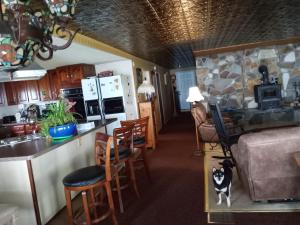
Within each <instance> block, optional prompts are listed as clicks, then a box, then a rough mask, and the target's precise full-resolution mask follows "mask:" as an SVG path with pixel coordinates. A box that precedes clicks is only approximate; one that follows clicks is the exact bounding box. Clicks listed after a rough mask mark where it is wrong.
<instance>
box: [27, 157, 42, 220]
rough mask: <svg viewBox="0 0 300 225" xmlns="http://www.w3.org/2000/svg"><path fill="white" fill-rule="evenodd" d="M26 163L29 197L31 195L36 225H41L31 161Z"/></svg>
mask: <svg viewBox="0 0 300 225" xmlns="http://www.w3.org/2000/svg"><path fill="white" fill-rule="evenodd" d="M26 163H27V171H28V176H29V181H30V188H31V195H32V201H33V206H34V212H35V218H36V223H37V225H42V221H41V215H40V209H39V203H38V200H37V194H36V188H35V182H34V177H33V171H32V164H31V160H27V161H26Z"/></svg>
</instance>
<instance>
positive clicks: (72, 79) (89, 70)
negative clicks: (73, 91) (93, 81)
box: [56, 64, 96, 88]
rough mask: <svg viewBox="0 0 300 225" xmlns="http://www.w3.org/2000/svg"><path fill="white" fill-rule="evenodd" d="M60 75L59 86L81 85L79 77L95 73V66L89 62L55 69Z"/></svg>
mask: <svg viewBox="0 0 300 225" xmlns="http://www.w3.org/2000/svg"><path fill="white" fill-rule="evenodd" d="M56 73H57V74H58V76H59V77H60V81H61V88H76V87H81V79H83V78H85V77H86V76H88V75H95V74H96V71H95V66H94V65H89V64H75V65H69V66H63V67H59V68H57V69H56Z"/></svg>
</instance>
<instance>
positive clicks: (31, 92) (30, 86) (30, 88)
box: [26, 80, 40, 102]
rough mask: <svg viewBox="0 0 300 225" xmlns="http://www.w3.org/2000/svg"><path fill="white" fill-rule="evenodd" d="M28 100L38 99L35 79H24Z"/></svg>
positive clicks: (34, 100) (37, 87) (35, 100)
mask: <svg viewBox="0 0 300 225" xmlns="http://www.w3.org/2000/svg"><path fill="white" fill-rule="evenodd" d="M26 89H27V97H28V102H37V101H39V100H40V94H39V86H38V81H37V80H29V81H26Z"/></svg>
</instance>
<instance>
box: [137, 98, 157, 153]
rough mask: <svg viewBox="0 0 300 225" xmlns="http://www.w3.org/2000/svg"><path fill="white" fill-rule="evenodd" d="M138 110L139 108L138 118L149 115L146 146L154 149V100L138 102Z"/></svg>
mask: <svg viewBox="0 0 300 225" xmlns="http://www.w3.org/2000/svg"><path fill="white" fill-rule="evenodd" d="M139 110H140V118H143V117H146V116H149V123H148V140H147V145H146V147H147V148H152V149H155V147H156V124H155V111H154V101H151V102H140V103H139Z"/></svg>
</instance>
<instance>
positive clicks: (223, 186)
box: [212, 159, 233, 207]
mask: <svg viewBox="0 0 300 225" xmlns="http://www.w3.org/2000/svg"><path fill="white" fill-rule="evenodd" d="M221 165H222V167H221V168H220V169H216V168H215V167H214V168H213V171H212V172H213V173H212V178H213V182H214V186H215V190H216V192H217V195H218V197H219V201H218V203H217V205H220V204H221V203H222V196H221V195H222V194H225V196H226V201H227V206H228V207H230V205H231V202H230V195H231V193H230V189H231V180H232V168H233V164H232V162H231V161H230V160H228V159H225V160H224V161H223V162H222V163H221Z"/></svg>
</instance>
